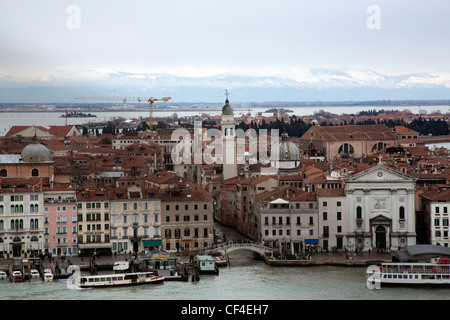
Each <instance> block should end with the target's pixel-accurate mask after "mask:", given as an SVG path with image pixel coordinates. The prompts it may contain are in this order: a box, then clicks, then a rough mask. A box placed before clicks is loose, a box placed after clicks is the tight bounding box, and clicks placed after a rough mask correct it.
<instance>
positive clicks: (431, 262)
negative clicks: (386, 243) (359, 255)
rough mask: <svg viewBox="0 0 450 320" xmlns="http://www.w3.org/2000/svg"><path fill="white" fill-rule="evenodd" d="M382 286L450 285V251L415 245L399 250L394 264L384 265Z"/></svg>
mask: <svg viewBox="0 0 450 320" xmlns="http://www.w3.org/2000/svg"><path fill="white" fill-rule="evenodd" d="M375 278H379V281H380V283H381V285H440V286H445V285H450V249H449V248H446V247H441V246H435V245H415V246H409V247H406V249H405V250H399V251H398V252H396V254H395V256H394V257H393V262H388V263H382V264H381V265H380V270H379V274H375Z"/></svg>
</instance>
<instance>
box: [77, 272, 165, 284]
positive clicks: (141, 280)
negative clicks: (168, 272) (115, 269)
mask: <svg viewBox="0 0 450 320" xmlns="http://www.w3.org/2000/svg"><path fill="white" fill-rule="evenodd" d="M162 282H164V277H161V276H158V275H157V274H156V273H155V272H134V273H116V274H107V275H95V276H82V277H80V282H79V287H80V288H105V287H123V286H137V285H144V284H156V283H162Z"/></svg>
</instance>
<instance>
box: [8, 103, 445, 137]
mask: <svg viewBox="0 0 450 320" xmlns="http://www.w3.org/2000/svg"><path fill="white" fill-rule="evenodd" d="M232 105H233V104H232ZM233 107H234V110H235V116H238V115H239V114H240V113H241V112H242V113H247V112H248V107H245V104H239V105H238V106H233ZM280 107H281V108H283V106H280ZM287 108H288V109H291V110H292V111H293V113H291V114H295V115H297V116H306V115H313V114H314V112H316V111H319V110H325V111H327V112H331V113H335V114H344V113H345V114H352V113H357V112H359V111H367V110H382V109H384V110H410V111H411V112H413V113H418V112H419V111H426V112H427V113H428V114H430V113H432V112H434V111H437V110H441V111H442V112H444V113H445V112H447V108H448V107H447V106H402V107H395V106H349V107H346V106H305V107H287ZM267 109H268V107H267V108H252V109H251V110H250V112H251V114H252V115H255V114H257V113H258V112H262V113H263V114H264V112H265V111H266V110H267ZM91 113H92V114H94V115H96V116H97V117H96V118H68V119H67V124H69V125H80V124H84V123H87V122H97V121H98V122H100V121H108V120H112V119H115V118H119V117H122V118H125V119H138V118H139V117H142V118H144V119H145V118H148V116H149V113H148V111H130V112H125V111H111V112H109V111H102V112H91ZM174 113H176V114H177V115H178V117H184V116H193V115H199V114H202V113H206V114H209V115H211V116H215V115H220V113H221V110H211V111H185V110H175V109H174V110H173V111H157V110H155V113H154V115H155V117H167V116H171V115H172V114H174ZM63 115H64V112H62V111H55V112H0V136H3V135H5V134H6V133H7V132H8V130H9V129H10V128H11V127H12V126H14V125H15V126H32V125H34V126H46V127H48V126H50V125H64V124H65V123H66V119H65V118H64V117H62V118H61V116H63ZM266 115H269V114H266Z"/></svg>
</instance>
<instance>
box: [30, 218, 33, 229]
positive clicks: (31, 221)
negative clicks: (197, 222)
mask: <svg viewBox="0 0 450 320" xmlns="http://www.w3.org/2000/svg"><path fill="white" fill-rule="evenodd" d="M30 229H34V219H31V220H30Z"/></svg>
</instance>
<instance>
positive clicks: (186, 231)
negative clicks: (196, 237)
mask: <svg viewBox="0 0 450 320" xmlns="http://www.w3.org/2000/svg"><path fill="white" fill-rule="evenodd" d="M190 235H191V230H189V228H185V229H184V236H185V237H189V236H190Z"/></svg>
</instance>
